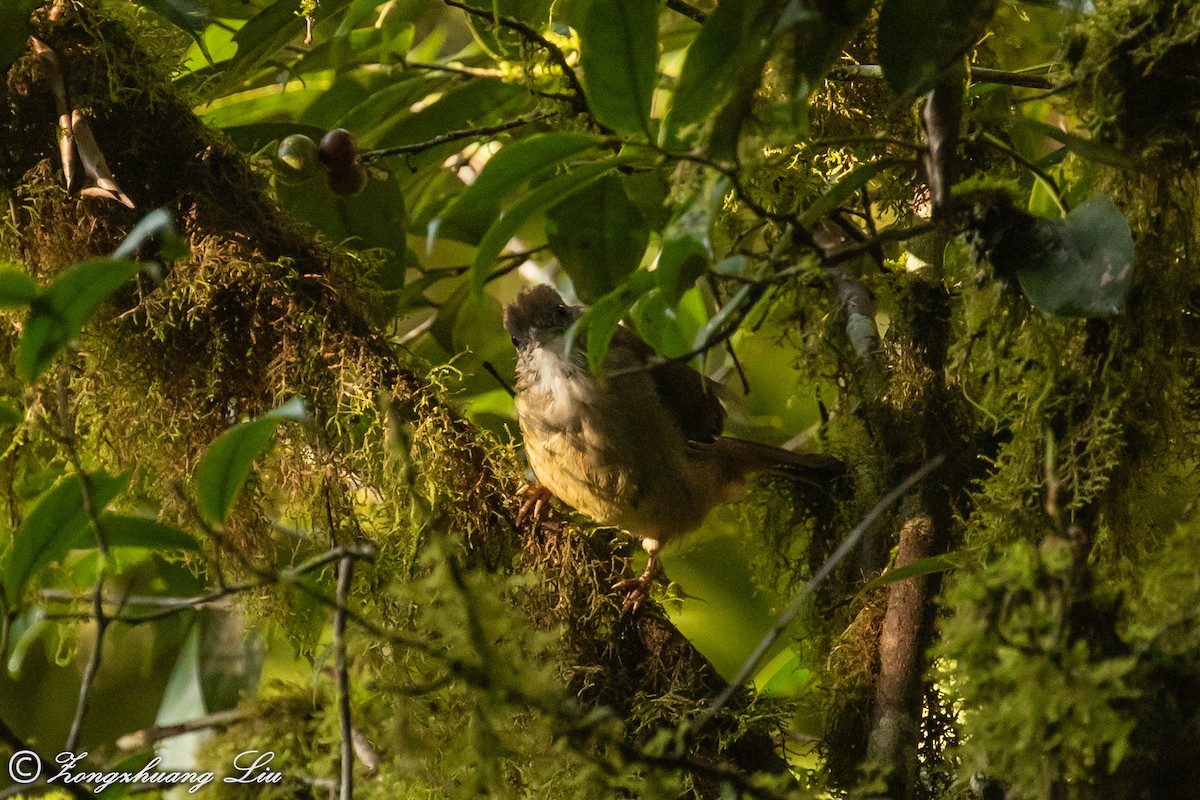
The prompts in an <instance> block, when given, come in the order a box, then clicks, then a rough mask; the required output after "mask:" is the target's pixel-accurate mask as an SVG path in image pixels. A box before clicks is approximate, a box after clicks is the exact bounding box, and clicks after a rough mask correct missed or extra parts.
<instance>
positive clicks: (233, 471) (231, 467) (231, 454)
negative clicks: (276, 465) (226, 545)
mask: <svg viewBox="0 0 1200 800" xmlns="http://www.w3.org/2000/svg"><path fill="white" fill-rule="evenodd" d="M285 419H291V420H298V421H303V420H305V419H307V414H306V413H305V411H304V402H303V401H302V400H301V399H300V398H295V399H293V400H291V401H289V402H288V403H286V404H284V405H282V406H280V407H279V408H277V409H274V410H273V411H270V412H268V413H266V414H264V415H262V416H261V417H259V418H258V419H253V420H250V421H249V422H243V423H241V424H238V425H234V426H233V427H232V428H230V429H229V430H227V431H225V432H224V433H222V434H221V435H220V436H218V437H217V438H216V439H215V440H214V441H213V443H212V444H210V445H209V446H208V450H207V452H205V454H204V457H203V458H201V459H200V463H199V464H197V465H196V471H195V473H194V474H193V480H194V482H195V488H196V501H197V504H198V505H199V506H200V511H201V512H203V513H204V515H205V516H206V517H208V518H209V519H210V520H212V521H213V522H219V523H223V522H224V521H225V517H226V516H228V514H229V509H231V508H232V507H233V503H234V501H235V500H237V496H238V493H239V492H240V491H241V489H242V485H243V484H245V482H246V478H248V477H249V476H250V469H251V468H252V467H253V466H254V462H255V460H256V459H258V457H259V456H261V455H262V454H263V453H264V452H266V450H267V446H268V445H269V444H270V443H271V439H272V437H273V436H274V435H275V429H276V428H278V427H279V423H281V422H283V421H284V420H285Z"/></svg>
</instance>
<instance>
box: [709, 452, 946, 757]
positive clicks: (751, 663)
mask: <svg viewBox="0 0 1200 800" xmlns="http://www.w3.org/2000/svg"><path fill="white" fill-rule="evenodd" d="M945 460H946V457H945V456H943V455H938V456H934V457H933V458H931V459H930V460H929V461H926V462H925V463H924V464H923V465H921V468H920V469H918V470H917V471H916V472H914V473H912V474H911V475H909V476H908V477H907V478H905V479H904V480H903V481H901V482H900V485H898V486H897V487H896V488H895V489H892V491H890V492H888V493H887V495H886V496H885V497H884V498H883V499H881V500H880V501H879V502H878V503H876V504H875V506H874V507H873V508H872V509H871V510H870V511H868V512H867V515H866V516H865V517H863V518H862V521H861V522H859V523H858V525H856V526H855V527H854V530H852V531H850V533H849V534H848V535H847V536H846V538H845V539H844V540H842V543H841V544H840V545H839V546H838V549H837V550H835V551H834V552H833V555H831V556H830V557H829V558H828V559H826V561H825V563H824V564H822V565H821V568H820V569H818V570H817V571H816V572H815V573H814V574H813V576H812V577H811V578H809V580H808V583H806V584H804V586H803V588H801V589H800V592H799V593H798V594H797V595H796V597H795V598H794V599H793V600H792V602H791V603H789V604H788V607H787V608H786V609H784V611H783V613H782V614H780V615H779V619H777V620H776V621H775V624H774V625H773V626H772V627H771V629H770V630H769V631H767V633H766V635H765V636H763V638H762V641H760V642H759V643H758V647H756V648H754V652H752V653H751V654H750V656H749V657H748V658H747V659H746V661H745V662H744V663H743V664H742V666H741V669H739V670H738V673H737V675H736V676H734V678H733V680H731V681H730V682H729V685H728V686H726V687H725V690H724V691H722V692H721V694H719V695H717V699H716V700H714V701H713V702H712V704H711V705H710V706H709V707H708V708H707V709H705V711H704V713H703V714H701V715H700V716H698V717H697V718H696V720H695V722H693V723H692V725H691V728H690V731H691V733H693V734H695V733H698V732H699V731H700V729H701V728H703V727H704V726H705V725H706V724H708V722H709V721H710V720H711V719H712V718H713V717H714V716H716V715H717V713H718V712H720V711H721V709H722V708H724V707H725V705H726V704H727V703H728V702H729V700H730V698H732V697H733V695H734V694H735V693H736V692H738V691H739V690H740V689H741V688H742V685H743V684H744V683H745V682H746V681H747V680H748V679H749V678H750V676H751V675H753V674H754V671H755V670H756V669H758V665H759V662H761V661H762V658H763V656H765V655H766V654H767V651H768V650H770V649H771V647H772V646H773V645H774V644H775V642H776V641H777V640H778V639H779V637H780V636H781V635H782V634H783V632H784V631H786V630H787V628H788V626H789V625H791V623H792V620H794V619H795V618H796V615H797V614H799V613H800V611H801V610H802V609H803V608H804V605H805V603H807V602H808V598H809V597H810V596H811V595H812V593H813V592H814V591H816V589H817V587H818V586H820V585H821V583H823V582H824V580H825V579H826V578H827V577H829V574H830V573H831V572H833V570H834V568H836V567H837V565H838V564H840V563H841V562H842V559H844V558H845V557H846V556H847V555H849V553H850V551H851V550H853V549H854V547H855V545H857V544H858V541H859V539H861V538H862V537H863V535H864V534H865V533H866V532H867V531H868V530H870V528H871V526H872V525H873V524H875V520H877V519H879V517H880V515H882V514H883V512H884V511H886V510H887V509H888V508H889V507H891V506H892V505H893V504H894V503H895V502H896V501H897V500H899V499H900V498H901V497H903V496H904V495H905V494H906V493H907V492H908V491H909V490H910V489H912V488H913V487H914V486H916V485H917V484H918V483H919V482H920V481H921V480H922V479H923V478H924V477H925V476H926V475H928V474H929V473H930V472H933V470H935V469H937V468H938V467H939V466H941V465H942V462H943V461H945Z"/></svg>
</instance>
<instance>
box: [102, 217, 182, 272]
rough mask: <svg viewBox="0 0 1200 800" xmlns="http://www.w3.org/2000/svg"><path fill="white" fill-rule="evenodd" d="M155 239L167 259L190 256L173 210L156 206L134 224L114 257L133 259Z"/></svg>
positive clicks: (174, 259) (160, 251) (173, 259)
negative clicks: (172, 217)
mask: <svg viewBox="0 0 1200 800" xmlns="http://www.w3.org/2000/svg"><path fill="white" fill-rule="evenodd" d="M153 240H157V242H158V250H159V253H160V254H161V257H162V258H163V259H164V260H166V261H179V260H181V259H184V258H187V256H188V247H187V245H186V244H185V243H184V241H183V239H182V238H180V236H179V232H178V231H177V230H175V221H174V220H173V219H171V212H169V211H167V210H166V209H165V208H156V209H154V210H153V211H151V212H150V213H149V214H147V215H146V216H144V217H142V218H141V220H140V221H139V222H138V224H137V225H134V226H133V230H131V231H130V232H129V235H128V236H126V237H125V240H124V241H123V242H121V244H120V246H118V247H117V249H116V250H114V251H113V254H112V257H113V258H114V259H117V260H121V259H132V258H134V256H135V255H136V254H137V251H138V249H139V248H140V247H141V246H142V245H144V244H146V243H147V242H150V241H153Z"/></svg>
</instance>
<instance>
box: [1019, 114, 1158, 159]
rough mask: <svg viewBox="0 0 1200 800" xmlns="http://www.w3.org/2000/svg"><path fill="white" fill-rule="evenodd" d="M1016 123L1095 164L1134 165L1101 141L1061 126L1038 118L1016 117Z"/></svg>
mask: <svg viewBox="0 0 1200 800" xmlns="http://www.w3.org/2000/svg"><path fill="white" fill-rule="evenodd" d="M1016 125H1017V126H1018V127H1021V128H1026V129H1029V130H1031V131H1034V132H1036V133H1040V134H1042V135H1043V136H1046V137H1049V138H1051V139H1053V140H1055V141H1056V142H1059V143H1060V144H1062V145H1063V147H1065V148H1066V149H1067V150H1069V151H1071V152H1072V153H1074V154H1075V155H1077V156H1079V157H1080V158H1085V159H1087V160H1088V161H1095V162H1096V163H1097V164H1107V165H1108V166H1110V167H1118V168H1120V169H1133V168H1134V166H1135V165H1134V163H1133V162H1132V161H1130V160H1129V159H1128V158H1127V157H1125V156H1124V155H1122V154H1121V153H1119V152H1117V150H1116V149H1114V148H1112V147H1109V146H1108V145H1106V144H1104V143H1103V142H1097V141H1096V140H1094V139H1085V138H1083V137H1082V136H1077V135H1075V134H1073V133H1067V132H1066V131H1064V130H1062V129H1061V128H1056V127H1054V126H1053V125H1047V124H1046V123H1045V122H1042V121H1041V120H1039V119H1032V118H1030V117H1017V118H1016Z"/></svg>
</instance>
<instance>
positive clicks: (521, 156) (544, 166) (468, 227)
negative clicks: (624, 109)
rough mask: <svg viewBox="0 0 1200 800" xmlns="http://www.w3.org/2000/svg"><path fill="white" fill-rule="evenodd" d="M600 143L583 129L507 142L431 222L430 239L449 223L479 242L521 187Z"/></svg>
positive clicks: (537, 134) (457, 230)
mask: <svg viewBox="0 0 1200 800" xmlns="http://www.w3.org/2000/svg"><path fill="white" fill-rule="evenodd" d="M599 145H600V140H599V139H598V138H597V137H595V136H593V135H592V134H590V133H581V132H566V133H535V134H534V135H532V136H529V137H527V138H525V139H522V140H520V141H518V142H513V143H512V144H510V145H506V146H505V147H503V148H501V149H500V152H498V153H496V155H494V156H492V157H491V159H489V160H488V162H487V165H486V166H485V167H484V168H483V170H482V171H481V172H480V173H479V176H478V177H477V178H476V179H475V182H474V183H472V184H471V185H470V186H469V187H467V189H466V191H464V192H463V193H462V194H460V195H458V197H456V198H455V199H454V200H453V201H452V202H451V203H450V204H449V205H448V206H447V207H446V210H445V211H443V212H442V213H441V214H440V215H439V216H438V217H437V218H435V219H434V220H433V221H432V222H430V223H429V231H428V236H429V238H430V239H436V238H437V236H438V234H439V232H440V231H441V229H442V227H443V226H446V227H452V228H453V229H454V230H455V231H456V232H465V233H467V237H466V238H471V239H473V240H475V241H478V240H479V239H480V238H482V237H483V235H484V233H486V232H487V229H488V228H489V227H491V225H492V223H494V222H495V221H496V218H497V217H499V216H500V209H501V208H502V204H503V203H504V202H505V201H508V202H512V201H513V200H516V199H517V198H516V196H515V195H516V193H517V190H518V189H520V188H521V187H523V186H525V185H526V184H528V183H529V182H530V181H531V180H535V179H537V178H539V177H541V176H542V175H544V174H546V173H547V172H549V171H550V170H554V169H558V168H561V167H562V166H563V162H564V161H565V160H566V159H568V158H570V157H571V156H574V155H578V154H580V153H583V152H585V151H588V150H592V149H594V148H596V147H598V146H599Z"/></svg>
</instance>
